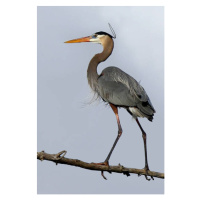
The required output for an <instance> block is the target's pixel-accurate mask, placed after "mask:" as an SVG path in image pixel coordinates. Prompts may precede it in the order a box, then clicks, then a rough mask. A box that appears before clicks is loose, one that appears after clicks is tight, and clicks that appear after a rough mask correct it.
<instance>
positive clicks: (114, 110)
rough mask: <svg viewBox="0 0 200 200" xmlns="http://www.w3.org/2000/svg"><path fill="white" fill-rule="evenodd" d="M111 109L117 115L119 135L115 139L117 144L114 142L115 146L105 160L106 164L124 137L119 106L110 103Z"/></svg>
mask: <svg viewBox="0 0 200 200" xmlns="http://www.w3.org/2000/svg"><path fill="white" fill-rule="evenodd" d="M110 107H111V108H112V110H113V112H114V113H115V116H116V119H117V125H118V134H117V138H116V139H115V142H114V144H113V146H112V148H111V150H110V152H109V154H108V156H107V158H106V160H105V163H108V161H109V159H110V156H111V154H112V152H113V150H114V148H115V146H116V144H117V142H118V140H119V138H120V136H121V135H122V127H121V124H120V120H119V115H118V109H117V106H115V105H113V104H111V103H110Z"/></svg>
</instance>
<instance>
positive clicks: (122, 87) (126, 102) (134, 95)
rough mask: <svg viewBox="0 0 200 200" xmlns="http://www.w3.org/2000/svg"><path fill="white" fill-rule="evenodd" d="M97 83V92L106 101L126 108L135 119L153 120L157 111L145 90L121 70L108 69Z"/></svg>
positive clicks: (115, 68)
mask: <svg viewBox="0 0 200 200" xmlns="http://www.w3.org/2000/svg"><path fill="white" fill-rule="evenodd" d="M97 82H98V84H97V88H98V89H97V91H96V92H97V93H98V95H99V96H101V98H102V99H103V100H104V101H106V102H110V103H112V104H114V105H117V106H118V107H124V108H126V109H127V110H128V112H129V113H130V114H132V116H133V117H134V118H136V117H146V118H148V119H149V120H150V121H151V120H152V119H153V114H154V112H155V109H154V108H153V105H152V103H151V101H150V99H149V97H148V95H147V93H146V92H145V90H144V88H143V87H142V86H141V85H140V84H139V83H138V82H137V81H136V80H135V79H134V78H133V77H131V76H130V75H128V74H127V73H125V72H124V71H122V70H121V69H119V68H117V67H107V68H106V69H104V70H103V71H102V73H101V74H100V76H99V77H98V81H97Z"/></svg>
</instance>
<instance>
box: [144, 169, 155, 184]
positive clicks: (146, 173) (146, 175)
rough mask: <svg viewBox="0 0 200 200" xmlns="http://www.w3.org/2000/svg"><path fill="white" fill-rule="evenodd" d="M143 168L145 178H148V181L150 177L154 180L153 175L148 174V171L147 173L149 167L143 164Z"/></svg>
mask: <svg viewBox="0 0 200 200" xmlns="http://www.w3.org/2000/svg"><path fill="white" fill-rule="evenodd" d="M143 169H144V170H145V175H144V176H145V178H146V180H148V181H150V180H151V179H152V180H154V178H153V176H150V175H149V173H148V172H149V171H150V170H149V167H148V166H145V167H144V168H143ZM148 176H150V177H151V178H148Z"/></svg>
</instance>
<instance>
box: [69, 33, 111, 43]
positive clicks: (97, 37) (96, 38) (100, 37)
mask: <svg viewBox="0 0 200 200" xmlns="http://www.w3.org/2000/svg"><path fill="white" fill-rule="evenodd" d="M108 38H110V39H112V38H113V36H111V35H110V34H108V33H106V32H103V31H99V32H96V33H94V34H92V35H91V36H87V37H82V38H78V39H74V40H69V41H66V42H65V43H79V42H93V43H97V44H103V43H104V41H105V40H106V39H108Z"/></svg>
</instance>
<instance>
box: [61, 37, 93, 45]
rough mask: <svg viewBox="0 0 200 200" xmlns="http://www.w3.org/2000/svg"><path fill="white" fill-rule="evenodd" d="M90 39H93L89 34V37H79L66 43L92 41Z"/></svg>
mask: <svg viewBox="0 0 200 200" xmlns="http://www.w3.org/2000/svg"><path fill="white" fill-rule="evenodd" d="M90 39H91V36H88V37H83V38H78V39H74V40H69V41H66V42H64V43H78V42H90Z"/></svg>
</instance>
